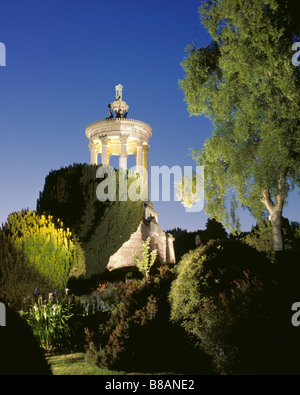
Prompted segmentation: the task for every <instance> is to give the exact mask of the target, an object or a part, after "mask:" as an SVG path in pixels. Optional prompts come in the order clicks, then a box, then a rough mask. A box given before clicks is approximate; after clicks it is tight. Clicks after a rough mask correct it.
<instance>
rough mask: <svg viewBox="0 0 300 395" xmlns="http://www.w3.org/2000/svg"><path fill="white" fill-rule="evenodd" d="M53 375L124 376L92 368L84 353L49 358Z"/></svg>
mask: <svg viewBox="0 0 300 395" xmlns="http://www.w3.org/2000/svg"><path fill="white" fill-rule="evenodd" d="M47 361H48V363H49V364H50V366H51V369H52V374H53V375H114V374H115V375H123V374H125V373H124V372H116V371H112V370H107V369H100V368H97V367H96V366H95V367H94V366H91V365H90V364H88V363H87V362H86V361H85V354H84V353H75V354H65V355H55V356H50V357H47Z"/></svg>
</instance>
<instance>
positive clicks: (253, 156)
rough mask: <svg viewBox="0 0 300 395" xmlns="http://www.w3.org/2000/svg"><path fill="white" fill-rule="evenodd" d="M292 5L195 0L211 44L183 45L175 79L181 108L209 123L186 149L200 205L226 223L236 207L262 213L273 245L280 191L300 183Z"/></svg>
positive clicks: (299, 84) (284, 0) (287, 1)
mask: <svg viewBox="0 0 300 395" xmlns="http://www.w3.org/2000/svg"><path fill="white" fill-rule="evenodd" d="M298 11H299V1H298V0H297V1H296V0H208V1H203V2H202V5H201V7H200V8H199V13H200V17H201V21H202V23H203V24H204V26H205V27H206V28H207V29H208V32H209V33H210V35H211V37H212V42H211V43H210V44H209V45H207V46H206V47H197V44H196V43H194V45H192V46H189V47H188V49H187V56H186V58H185V59H184V61H183V63H182V66H183V68H184V70H185V73H186V75H185V78H184V79H183V80H182V81H180V85H181V88H182V89H183V91H184V94H185V100H186V102H187V104H188V111H189V113H190V114H191V115H205V116H206V117H208V118H209V119H211V121H212V124H213V131H212V136H211V138H209V139H207V140H206V142H205V145H204V148H203V149H201V150H199V151H197V150H194V151H193V156H194V159H196V161H197V162H198V164H199V165H204V166H205V193H206V201H207V205H206V211H207V212H208V213H209V214H210V215H211V216H212V217H214V218H216V219H217V220H219V221H224V222H225V223H226V225H228V224H229V223H230V222H231V224H232V221H230V218H232V217H231V216H230V211H231V213H234V211H235V210H234V209H235V208H236V207H237V205H242V206H244V207H248V208H249V209H250V211H251V213H252V214H253V215H254V216H255V217H256V218H257V219H259V220H266V219H267V218H268V219H269V220H270V221H271V224H272V233H273V244H274V250H275V251H280V250H282V249H283V241H282V232H281V219H282V210H283V206H284V203H285V202H286V198H287V195H288V192H289V191H290V190H291V189H292V188H293V187H294V185H295V184H297V185H298V186H299V184H300V166H299V159H300V149H299V146H300V141H299V135H300V129H299V128H300V106H299V104H300V96H299V91H300V79H299V77H300V72H299V67H295V66H293V64H292V62H291V59H292V56H293V55H294V51H292V44H293V42H295V41H300V39H299V29H300V23H299V20H297V12H298ZM229 198H230V199H233V200H232V202H234V204H233V205H232V207H233V210H231V209H228V207H229V205H228V199H229Z"/></svg>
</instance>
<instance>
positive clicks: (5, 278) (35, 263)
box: [0, 210, 85, 304]
mask: <svg viewBox="0 0 300 395" xmlns="http://www.w3.org/2000/svg"><path fill="white" fill-rule="evenodd" d="M84 271H85V264H84V256H83V255H82V250H81V248H80V245H79V243H78V242H77V241H74V238H73V236H72V234H71V232H70V231H69V230H68V229H64V226H63V223H62V222H61V221H60V220H56V219H54V218H53V217H51V216H44V215H38V214H36V213H35V212H32V211H26V210H23V211H21V212H16V213H13V214H10V215H9V216H8V221H7V223H6V224H4V226H3V227H2V229H1V230H0V283H1V289H2V297H4V298H5V299H6V300H7V301H8V302H10V303H12V304H18V303H20V302H21V301H22V298H24V297H25V296H28V295H30V294H32V293H33V292H34V290H35V289H36V288H39V289H40V290H42V291H44V292H49V291H53V290H57V289H64V288H66V286H67V282H68V280H69V278H70V277H71V276H80V275H82V274H84Z"/></svg>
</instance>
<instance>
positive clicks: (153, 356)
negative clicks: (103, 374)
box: [87, 266, 211, 374]
mask: <svg viewBox="0 0 300 395" xmlns="http://www.w3.org/2000/svg"><path fill="white" fill-rule="evenodd" d="M173 278H174V272H173V271H172V270H170V269H169V268H168V267H166V266H163V267H161V268H160V274H159V276H157V277H151V278H150V279H149V280H150V281H147V280H146V278H143V279H142V280H136V281H134V282H132V283H129V285H128V287H126V291H125V294H124V296H122V301H121V303H120V304H118V305H117V306H116V307H115V308H114V309H113V310H112V312H111V315H110V318H109V320H108V322H107V323H106V324H105V325H101V326H100V327H99V328H98V331H96V332H95V333H93V334H91V333H90V332H89V333H88V339H87V342H88V346H87V359H88V360H89V361H90V362H94V363H96V364H97V365H98V366H101V367H106V368H107V367H108V368H109V369H121V370H123V371H134V372H137V371H138V372H143V371H144V372H148V373H149V372H161V371H163V372H179V373H187V374H188V373H189V374H192V373H199V372H201V373H209V372H211V371H210V369H211V365H210V361H209V359H208V358H207V357H205V356H204V355H203V353H199V352H198V351H195V350H194V349H193V348H192V344H191V342H190V339H189V338H188V336H186V334H185V333H184V331H183V330H182V328H180V327H179V326H178V325H174V324H173V323H171V322H170V320H169V317H170V305H169V302H168V294H169V291H170V285H171V282H172V280H173Z"/></svg>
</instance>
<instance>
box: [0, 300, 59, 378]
mask: <svg viewBox="0 0 300 395" xmlns="http://www.w3.org/2000/svg"><path fill="white" fill-rule="evenodd" d="M0 331H1V336H0V350H1V358H0V375H14V376H15V375H51V374H52V373H51V368H50V366H49V365H48V364H47V361H46V359H45V356H44V353H43V350H42V349H41V347H40V345H39V343H38V341H37V340H36V338H35V337H34V335H33V333H32V330H31V328H30V327H29V325H28V324H27V323H26V322H25V321H24V320H23V319H22V318H21V317H20V316H19V314H18V313H17V312H15V311H14V310H12V309H10V308H9V307H8V306H6V326H5V327H1V328H0Z"/></svg>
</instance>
